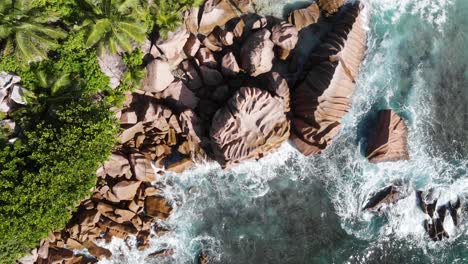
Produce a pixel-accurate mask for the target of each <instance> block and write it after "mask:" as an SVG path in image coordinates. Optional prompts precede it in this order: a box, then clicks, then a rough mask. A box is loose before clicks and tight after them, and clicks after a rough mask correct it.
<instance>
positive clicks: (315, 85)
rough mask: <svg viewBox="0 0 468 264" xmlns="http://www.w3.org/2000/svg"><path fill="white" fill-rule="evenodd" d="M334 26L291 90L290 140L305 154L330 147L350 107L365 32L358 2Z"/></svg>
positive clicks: (364, 44)
mask: <svg viewBox="0 0 468 264" xmlns="http://www.w3.org/2000/svg"><path fill="white" fill-rule="evenodd" d="M346 8H347V10H346V12H344V13H342V14H340V17H337V18H336V19H337V21H338V22H337V23H336V24H335V27H334V28H333V30H332V31H331V32H330V33H329V34H328V35H327V36H326V37H325V38H324V42H323V44H322V45H320V46H319V47H318V48H317V49H316V50H315V51H314V52H313V54H312V56H311V57H310V59H311V60H312V61H313V62H314V63H313V65H314V66H312V68H310V70H309V71H308V74H307V75H306V77H305V79H304V80H303V81H302V82H301V83H299V84H298V86H297V87H296V88H295V89H294V92H293V93H292V95H291V96H292V100H291V105H292V109H293V114H294V115H293V117H292V120H291V125H292V131H293V133H292V134H291V140H292V143H293V145H294V146H295V147H296V148H297V149H298V150H299V151H301V152H302V153H303V154H304V155H310V154H314V153H319V152H321V151H322V150H324V149H325V148H327V147H328V146H329V145H330V144H331V143H332V139H333V137H334V136H335V135H336V134H337V133H338V132H339V131H340V129H341V119H342V118H343V116H344V115H345V114H346V113H347V112H348V109H349V108H350V107H351V96H352V94H353V92H354V88H355V82H356V78H357V76H358V71H359V66H360V64H361V62H362V60H363V59H364V52H365V48H366V33H365V30H364V21H363V17H362V15H361V14H360V11H361V6H360V4H359V2H357V3H355V4H348V5H347V6H346Z"/></svg>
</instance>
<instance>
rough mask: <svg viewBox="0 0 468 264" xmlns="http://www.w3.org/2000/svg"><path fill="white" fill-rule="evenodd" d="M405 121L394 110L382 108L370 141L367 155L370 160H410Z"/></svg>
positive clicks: (374, 161) (375, 161)
mask: <svg viewBox="0 0 468 264" xmlns="http://www.w3.org/2000/svg"><path fill="white" fill-rule="evenodd" d="M407 134H408V132H407V129H406V125H405V121H404V120H403V119H402V118H401V117H399V116H398V115H397V114H396V113H395V112H393V111H392V110H382V111H380V112H379V114H378V120H377V123H376V125H375V129H374V131H373V134H372V136H371V138H370V140H369V142H368V145H367V149H366V156H367V158H368V159H369V161H370V162H373V163H377V162H383V161H397V160H408V159H409V154H408V146H407V142H406V137H407Z"/></svg>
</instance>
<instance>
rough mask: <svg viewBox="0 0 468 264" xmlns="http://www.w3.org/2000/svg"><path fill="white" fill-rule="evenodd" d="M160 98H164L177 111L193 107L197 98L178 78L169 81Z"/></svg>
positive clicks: (195, 105) (196, 102)
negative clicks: (171, 81)
mask: <svg viewBox="0 0 468 264" xmlns="http://www.w3.org/2000/svg"><path fill="white" fill-rule="evenodd" d="M161 98H163V99H165V100H166V101H167V102H168V103H170V104H171V105H173V106H174V108H175V109H177V110H179V111H183V110H185V109H195V108H196V107H197V105H198V98H197V97H196V96H195V94H194V93H193V92H192V91H191V90H190V89H189V88H187V86H185V84H184V83H183V82H182V81H180V80H179V81H175V82H173V83H171V84H170V85H169V86H168V87H167V89H166V90H164V92H163V93H162V94H161Z"/></svg>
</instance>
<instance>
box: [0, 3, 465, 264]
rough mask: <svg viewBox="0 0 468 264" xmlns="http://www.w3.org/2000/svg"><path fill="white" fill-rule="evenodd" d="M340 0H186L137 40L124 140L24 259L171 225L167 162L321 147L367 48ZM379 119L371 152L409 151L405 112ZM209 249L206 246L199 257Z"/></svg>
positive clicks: (91, 256) (204, 259)
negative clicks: (64, 219) (172, 21)
mask: <svg viewBox="0 0 468 264" xmlns="http://www.w3.org/2000/svg"><path fill="white" fill-rule="evenodd" d="M344 2H345V1H343V0H334V1H332V0H330V1H326V0H320V1H318V2H317V3H312V4H310V5H307V6H305V7H304V8H302V9H298V10H294V11H292V12H291V13H290V14H289V16H288V21H280V20H279V19H277V18H273V17H263V16H260V15H258V14H256V13H255V3H254V1H250V0H232V1H227V0H207V1H205V3H204V4H203V6H201V7H200V8H194V9H192V10H189V11H186V12H185V14H184V23H185V24H184V25H183V26H181V27H180V28H179V29H178V30H177V31H175V32H172V33H170V34H169V36H168V38H167V39H154V40H148V41H147V42H146V43H145V45H144V46H143V47H142V49H143V50H144V52H145V57H144V60H145V62H146V63H147V65H146V68H147V75H146V77H145V79H144V81H143V82H142V85H141V87H139V89H137V90H135V91H134V92H133V93H131V94H127V96H126V100H125V102H124V104H123V108H122V109H113V110H114V111H115V113H116V116H117V118H118V119H119V120H120V123H121V128H122V132H121V134H120V136H119V137H120V144H119V146H118V147H117V148H116V149H115V151H114V153H113V154H112V156H111V157H110V159H109V160H108V161H107V162H106V163H105V164H103V165H102V167H101V168H100V169H99V170H98V172H97V176H98V181H97V184H96V187H95V188H93V190H92V195H91V197H89V198H88V199H86V200H84V201H82V202H81V204H80V205H79V206H78V207H77V210H76V212H75V213H74V214H73V217H72V219H71V220H70V221H69V223H68V225H67V226H66V227H65V228H64V229H63V230H60V231H56V232H51V233H50V235H49V238H48V239H44V240H43V241H41V243H40V246H39V247H38V248H37V249H35V250H33V252H32V254H31V255H30V256H27V257H25V258H22V259H21V260H19V262H20V263H94V262H97V261H99V260H102V259H104V258H111V257H112V254H111V252H110V251H109V250H107V249H105V248H103V247H100V246H99V245H98V244H100V243H101V242H110V241H111V240H112V238H113V237H117V238H120V239H124V240H126V239H128V238H129V236H135V237H136V239H137V245H136V247H137V248H138V249H140V250H143V249H145V248H147V247H148V241H149V239H150V238H151V237H153V236H158V235H161V234H163V233H165V232H170V230H166V229H165V228H164V227H162V226H159V225H158V223H157V222H158V220H164V219H167V218H168V217H169V216H170V214H171V211H172V207H171V204H170V202H169V201H167V200H166V198H165V197H164V195H163V193H162V191H161V189H162V188H163V186H158V185H153V183H154V182H156V181H157V180H158V176H159V175H161V174H164V173H166V172H167V171H171V172H176V173H179V172H182V171H185V170H187V169H190V168H191V167H192V166H194V165H195V164H196V163H198V162H200V161H216V162H218V163H219V164H220V165H221V166H222V167H223V168H228V167H230V166H233V165H235V164H237V163H239V162H242V161H243V160H250V159H254V160H258V159H260V158H262V157H264V156H266V155H268V153H271V152H272V151H275V150H276V149H278V148H279V147H280V146H281V145H282V144H283V143H285V142H286V141H288V140H290V142H291V143H292V145H293V146H295V147H296V148H297V149H298V150H299V151H300V152H302V153H303V154H304V155H311V154H316V153H320V152H322V151H324V150H325V149H326V148H327V147H328V146H329V145H330V144H332V140H333V137H334V136H335V135H336V134H337V133H338V132H339V130H340V127H341V119H342V118H343V116H344V115H345V114H346V113H347V112H348V110H349V109H350V107H351V97H352V95H353V91H354V88H355V85H356V81H357V76H358V72H359V66H360V64H361V62H362V61H363V59H364V56H365V49H366V31H365V29H364V27H365V25H364V18H363V15H362V12H363V11H362V10H363V8H364V7H363V5H362V4H361V3H360V2H359V1H356V2H355V3H346V4H345V3H344ZM322 20H325V21H327V23H329V24H330V25H331V29H330V30H329V31H328V32H327V34H325V36H324V37H323V38H322V39H321V44H320V45H319V46H318V47H317V48H315V49H314V50H313V51H312V53H311V54H309V57H308V58H301V57H300V54H299V53H298V52H296V50H297V49H298V45H299V44H298V42H299V41H300V34H301V31H302V30H303V29H305V28H311V27H315V28H316V30H317V31H318V30H320V25H319V22H320V21H322ZM120 60H121V58H119V57H118V56H117V57H112V58H107V59H105V58H101V59H100V61H99V62H100V65H101V64H102V65H101V67H102V68H105V69H107V70H105V69H104V72H106V74H108V75H109V77H110V78H111V85H114V86H115V85H118V83H119V82H120V80H119V78H120V77H121V76H122V72H123V71H125V69H123V68H122V67H121V65H122V64H121V63H119V61H120ZM109 64H110V65H111V66H109ZM290 76H294V77H290ZM0 91H1V90H0ZM378 123H379V125H377V127H376V129H377V131H385V134H380V133H377V134H376V135H375V136H374V138H372V139H371V143H369V146H368V150H367V153H366V156H367V157H368V159H369V160H370V162H382V161H396V160H405V159H409V155H408V150H407V146H406V126H405V124H404V121H403V120H402V119H401V118H400V117H398V116H397V115H396V114H395V113H393V112H391V111H390V110H385V111H383V112H382V113H381V118H380V119H379V121H378ZM397 193H398V188H394V187H388V188H386V189H384V190H382V191H381V192H378V193H377V197H376V198H373V199H371V200H372V201H370V202H369V203H368V204H366V206H364V209H366V210H368V209H369V210H373V211H378V212H380V211H381V208H382V204H391V203H393V202H394V201H396V200H397V199H399V197H400V196H399V195H397ZM450 206H451V204H449V205H448V207H447V208H452V207H453V206H452V207H450ZM458 206H459V205H458ZM426 207H427V206H426ZM426 207H424V208H426ZM448 210H450V209H448ZM450 212H452V211H450ZM431 217H432V216H431ZM432 229H434V227H433V226H430V227H428V228H427V230H432ZM428 232H429V233H431V232H433V233H435V235H434V236H433V235H431V237H437V238H438V237H442V236H443V235H441V234H440V232H438V231H428ZM83 249H87V253H88V254H83V253H82V252H83ZM172 252H173V251H172V249H170V248H168V249H166V250H163V251H160V252H154V253H153V254H152V256H170V255H171V254H172ZM208 258H209V257H208V256H206V255H204V254H201V255H200V256H199V259H200V263H208Z"/></svg>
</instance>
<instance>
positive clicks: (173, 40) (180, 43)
mask: <svg viewBox="0 0 468 264" xmlns="http://www.w3.org/2000/svg"><path fill="white" fill-rule="evenodd" d="M189 36H190V34H189V32H187V29H186V28H185V27H179V28H177V30H176V31H175V32H169V33H168V35H167V38H165V39H159V40H158V41H157V43H156V46H157V47H158V48H159V49H160V50H161V51H162V53H163V54H164V55H165V56H166V58H167V60H168V61H169V64H171V65H176V64H179V63H180V61H181V60H182V56H181V55H182V51H183V50H184V47H185V43H186V42H187V39H188V38H189Z"/></svg>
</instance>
